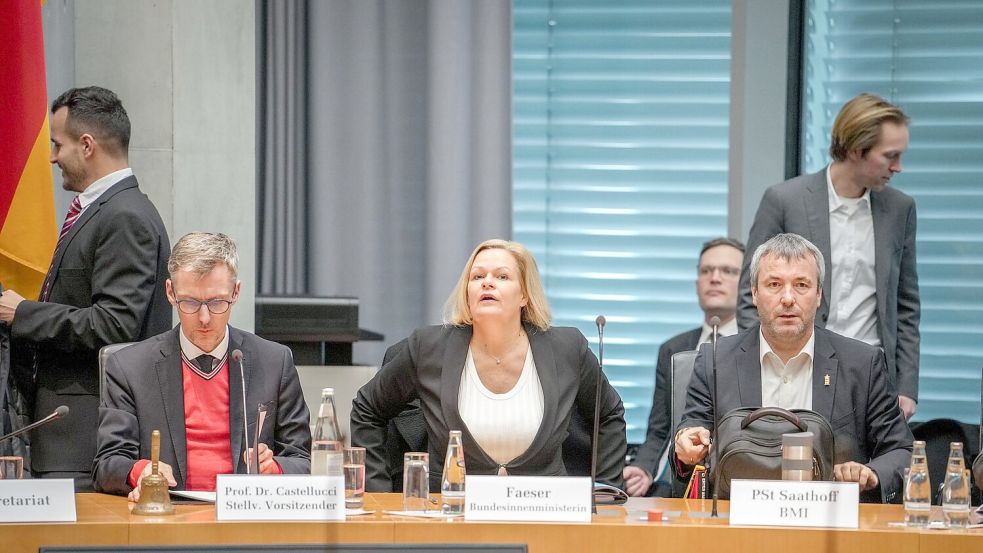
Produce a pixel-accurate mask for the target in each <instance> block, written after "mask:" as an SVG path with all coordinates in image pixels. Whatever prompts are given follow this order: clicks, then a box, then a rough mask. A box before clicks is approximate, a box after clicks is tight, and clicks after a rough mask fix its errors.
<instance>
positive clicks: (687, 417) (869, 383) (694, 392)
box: [670, 325, 913, 503]
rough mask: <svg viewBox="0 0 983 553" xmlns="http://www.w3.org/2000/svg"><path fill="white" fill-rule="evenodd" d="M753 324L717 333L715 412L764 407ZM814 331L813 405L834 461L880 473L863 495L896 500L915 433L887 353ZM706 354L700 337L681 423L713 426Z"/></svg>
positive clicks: (883, 499)
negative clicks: (827, 428)
mask: <svg viewBox="0 0 983 553" xmlns="http://www.w3.org/2000/svg"><path fill="white" fill-rule="evenodd" d="M758 328H759V327H758V326H757V325H755V326H754V327H752V328H750V329H748V330H745V331H743V332H741V333H739V334H737V335H735V336H727V337H724V338H720V339H719V340H717V389H718V391H719V393H720V398H719V401H718V403H717V416H718V417H723V416H724V414H725V413H727V412H728V411H730V410H731V409H736V408H737V407H760V406H761V362H760V359H759V356H760V351H761V350H760V343H759V336H758ZM814 330H815V333H816V341H815V359H814V360H813V366H812V410H813V411H815V412H816V413H819V414H820V415H822V416H823V417H824V418H825V419H826V420H828V421H830V425H831V426H832V427H833V437H834V440H835V442H836V453H835V458H834V459H833V462H834V463H843V462H846V461H856V462H858V463H863V464H865V465H867V466H868V467H870V468H871V469H873V471H874V472H875V473H877V478H878V480H880V490H879V491H878V490H872V492H875V493H871V492H865V493H862V494H861V498H862V499H864V500H867V501H878V500H879V501H881V502H884V503H890V502H891V501H894V500H896V499H900V492H901V487H902V477H903V474H904V469H905V468H906V467H908V466H909V465H910V464H911V444H912V440H913V438H912V436H911V431H910V430H909V429H908V424H907V423H906V422H905V420H904V415H902V413H901V409H900V408H899V407H898V394H897V392H896V391H895V390H894V386H893V385H892V384H891V382H890V380H888V377H887V368H886V366H885V363H884V353H883V352H882V351H881V350H880V349H879V348H875V347H873V346H870V345H867V344H865V343H863V342H860V341H858V340H853V339H851V338H846V337H843V336H840V335H839V334H835V333H833V332H830V331H828V330H826V329H823V328H819V327H815V329H814ZM709 357H710V349H709V345H708V344H704V345H703V346H702V347H701V348H700V353H699V355H697V357H696V364H695V366H694V368H693V378H692V380H690V383H689V388H688V391H687V397H686V411H685V412H684V413H683V418H682V420H681V421H680V423H679V428H688V427H693V426H702V427H704V428H713V415H712V404H711V401H710V397H711V396H710V379H711V376H710V362H709V360H708V358H709ZM826 375H829V381H830V384H829V385H828V386H827V385H826V383H825V377H826ZM677 430H678V429H677ZM670 453H671V454H672V452H670ZM670 465H672V466H674V465H675V463H670Z"/></svg>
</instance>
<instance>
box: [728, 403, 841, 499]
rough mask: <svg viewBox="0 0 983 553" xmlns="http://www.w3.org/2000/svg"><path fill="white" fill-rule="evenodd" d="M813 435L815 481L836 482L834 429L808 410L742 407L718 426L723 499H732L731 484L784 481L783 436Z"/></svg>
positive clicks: (730, 413)
mask: <svg viewBox="0 0 983 553" xmlns="http://www.w3.org/2000/svg"><path fill="white" fill-rule="evenodd" d="M793 432H812V434H813V444H812V479H813V480H833V452H834V451H836V449H835V445H834V441H833V428H832V427H831V426H830V425H829V422H827V421H826V419H824V418H823V416H822V415H820V414H819V413H816V412H815V411H810V410H808V409H792V410H791V411H789V410H787V409H782V408H781V407H760V408H755V407H739V408H737V409H733V410H731V411H728V412H727V413H726V414H724V416H723V418H722V419H720V424H719V425H718V426H717V444H716V446H717V455H718V457H717V467H716V469H715V470H714V471H713V472H714V482H715V485H716V486H718V488H717V493H718V495H719V496H720V497H721V498H724V499H726V498H728V497H730V481H731V480H732V479H734V478H738V479H750V480H781V479H782V434H788V433H793Z"/></svg>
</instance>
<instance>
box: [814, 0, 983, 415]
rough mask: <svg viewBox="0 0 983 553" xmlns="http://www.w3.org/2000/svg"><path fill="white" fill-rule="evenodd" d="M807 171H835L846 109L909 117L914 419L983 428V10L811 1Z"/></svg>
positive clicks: (924, 2)
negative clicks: (837, 135) (916, 313)
mask: <svg viewBox="0 0 983 553" xmlns="http://www.w3.org/2000/svg"><path fill="white" fill-rule="evenodd" d="M804 16H805V17H806V20H805V31H804V38H805V49H804V50H805V51H804V68H803V78H804V83H803V85H804V86H803V91H804V92H803V105H802V107H803V129H802V145H803V159H802V169H803V170H804V171H807V172H813V171H816V170H818V169H820V168H822V167H823V166H824V165H826V163H827V162H828V154H827V152H826V150H827V148H828V146H829V134H830V128H831V126H832V123H833V119H834V118H835V117H836V113H837V112H838V110H839V108H840V107H841V106H842V105H843V103H845V102H846V101H847V100H849V99H850V98H852V97H853V96H855V95H857V94H859V93H861V92H871V93H874V94H878V95H880V96H883V97H885V98H887V99H888V100H889V101H891V102H894V103H896V104H898V105H900V106H901V107H902V109H904V110H905V112H906V113H908V115H910V116H911V119H912V121H911V125H910V131H911V140H910V144H909V146H908V152H907V153H906V154H905V155H904V157H903V158H902V164H903V172H902V173H901V174H899V175H897V176H896V177H895V178H894V179H892V186H896V187H897V188H898V189H900V190H902V191H904V192H905V193H907V194H909V195H910V196H912V197H913V198H914V199H915V202H916V205H917V209H918V235H917V252H918V276H919V288H920V292H921V306H922V317H921V366H920V385H919V405H918V412H917V414H916V415H915V416H916V419H917V420H929V419H933V418H941V417H945V418H955V419H958V420H961V421H963V422H968V423H978V422H979V421H980V412H979V404H980V366H981V363H983V186H981V175H983V4H981V3H980V2H978V1H975V0H962V1H950V0H947V1H944V2H940V1H932V0H865V1H864V2H843V1H835V0H809V2H808V3H807V5H806V10H805V14H804Z"/></svg>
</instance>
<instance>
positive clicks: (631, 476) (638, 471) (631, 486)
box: [624, 465, 652, 497]
mask: <svg viewBox="0 0 983 553" xmlns="http://www.w3.org/2000/svg"><path fill="white" fill-rule="evenodd" d="M624 476H625V491H626V492H628V495H630V496H632V497H641V496H643V495H645V493H646V492H648V491H649V486H651V485H652V475H651V474H649V473H648V471H646V470H645V469H642V468H639V467H633V466H631V465H629V466H627V467H625V470H624Z"/></svg>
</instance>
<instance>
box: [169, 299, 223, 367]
mask: <svg viewBox="0 0 983 553" xmlns="http://www.w3.org/2000/svg"><path fill="white" fill-rule="evenodd" d="M205 309H208V307H207V306H206V307H205ZM177 334H178V336H179V337H180V340H181V351H182V352H183V353H184V356H185V357H187V358H188V359H190V360H192V361H193V360H194V359H195V358H197V357H199V356H202V355H205V354H206V353H207V354H208V355H211V356H212V357H214V358H215V359H222V358H223V357H225V354H226V352H228V351H229V327H228V326H226V327H225V337H223V338H222V341H221V342H219V343H218V345H217V346H215V349H213V350H212V351H202V350H201V348H199V347H198V346H196V345H194V344H192V343H191V340H189V339H188V337H187V336H185V335H184V329H180V330H178V331H177Z"/></svg>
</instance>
